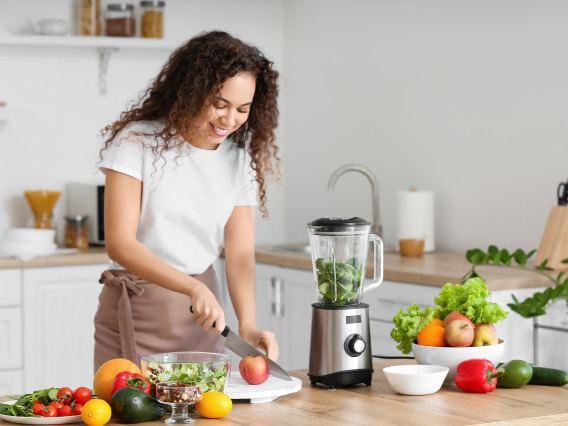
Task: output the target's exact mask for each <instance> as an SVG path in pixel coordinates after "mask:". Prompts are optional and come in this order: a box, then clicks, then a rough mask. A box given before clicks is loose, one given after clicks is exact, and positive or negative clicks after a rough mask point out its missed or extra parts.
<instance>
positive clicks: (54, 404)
mask: <svg viewBox="0 0 568 426" xmlns="http://www.w3.org/2000/svg"><path fill="white" fill-rule="evenodd" d="M63 405H64V404H63V403H62V402H61V401H51V404H49V406H50V407H55V409H56V410H59V409H60V408H61V407H63Z"/></svg>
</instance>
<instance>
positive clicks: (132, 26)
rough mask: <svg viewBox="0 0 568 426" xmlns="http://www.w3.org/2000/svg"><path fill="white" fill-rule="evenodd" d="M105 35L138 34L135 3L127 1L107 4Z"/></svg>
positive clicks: (123, 35)
mask: <svg viewBox="0 0 568 426" xmlns="http://www.w3.org/2000/svg"><path fill="white" fill-rule="evenodd" d="M105 35H107V36H109V37H134V36H135V35H136V20H135V19H134V5H132V4H127V3H113V4H108V5H107V10H106V13H105Z"/></svg>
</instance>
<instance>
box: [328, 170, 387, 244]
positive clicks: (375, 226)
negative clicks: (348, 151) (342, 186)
mask: <svg viewBox="0 0 568 426" xmlns="http://www.w3.org/2000/svg"><path fill="white" fill-rule="evenodd" d="M351 170H352V171H355V172H360V173H363V174H364V175H365V176H367V178H368V179H369V181H370V182H371V190H372V191H373V223H372V224H371V233H372V234H375V235H378V236H379V237H381V238H382V236H383V226H382V225H381V219H380V214H379V182H378V181H377V178H376V177H375V175H374V174H373V172H371V171H370V170H369V169H368V168H366V167H363V166H361V165H359V164H346V165H344V166H341V167H340V168H339V169H337V170H336V171H334V172H333V174H332V175H331V177H330V178H329V182H328V184H327V189H334V188H335V182H337V179H338V178H339V176H341V175H342V174H343V173H345V172H349V171H351Z"/></svg>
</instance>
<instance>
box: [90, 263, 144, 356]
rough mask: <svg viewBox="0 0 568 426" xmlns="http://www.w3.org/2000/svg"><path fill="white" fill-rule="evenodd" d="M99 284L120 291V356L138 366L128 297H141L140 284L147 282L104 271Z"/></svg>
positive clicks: (118, 272) (129, 274)
mask: <svg viewBox="0 0 568 426" xmlns="http://www.w3.org/2000/svg"><path fill="white" fill-rule="evenodd" d="M99 283H101V284H108V285H112V286H115V287H117V288H119V289H120V290H121V295H120V298H119V299H118V328H119V330H120V345H121V347H122V356H123V357H124V358H126V359H128V360H130V361H132V362H133V363H135V364H136V365H138V364H139V362H140V361H139V359H138V351H137V350H136V339H135V338H134V324H133V321H132V311H131V309H130V295H136V296H139V295H141V294H142V293H143V292H144V289H143V288H142V287H141V286H140V284H145V283H147V281H144V280H142V279H141V278H138V277H137V276H136V275H134V274H131V273H129V272H127V271H120V270H106V271H104V272H103V273H102V275H101V278H100V279H99Z"/></svg>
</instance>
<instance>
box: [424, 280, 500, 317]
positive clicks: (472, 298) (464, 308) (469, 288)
mask: <svg viewBox="0 0 568 426" xmlns="http://www.w3.org/2000/svg"><path fill="white" fill-rule="evenodd" d="M490 295H491V292H490V291H489V290H488V289H487V285H486V284H485V281H483V280H482V279H481V278H479V277H476V278H470V279H469V280H467V281H466V282H465V283H463V284H446V285H445V286H444V287H442V291H441V292H440V294H439V295H438V296H437V297H436V298H435V299H434V303H436V305H438V306H439V308H437V309H436V318H440V319H442V320H443V319H444V318H446V316H447V315H448V314H449V313H450V312H453V311H460V312H461V313H462V314H464V315H465V316H467V317H468V318H469V319H470V320H471V322H473V324H474V325H478V324H482V323H485V324H494V323H496V322H498V321H501V320H504V319H505V318H506V317H507V314H508V312H506V311H505V310H503V308H501V306H499V305H498V304H497V303H493V302H488V301H487V300H485V299H487V297H489V296H490Z"/></svg>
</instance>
